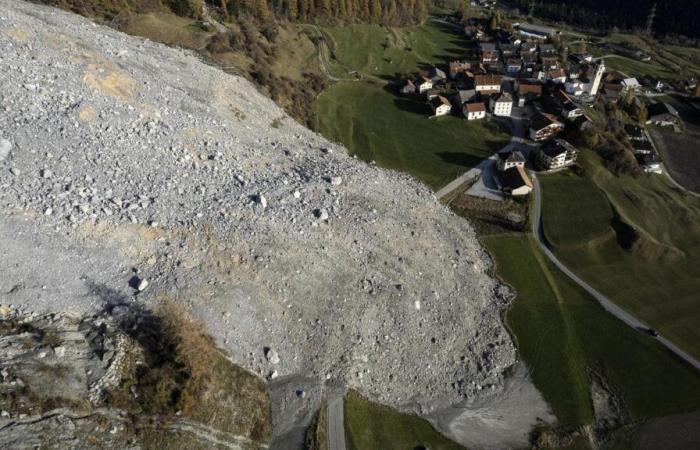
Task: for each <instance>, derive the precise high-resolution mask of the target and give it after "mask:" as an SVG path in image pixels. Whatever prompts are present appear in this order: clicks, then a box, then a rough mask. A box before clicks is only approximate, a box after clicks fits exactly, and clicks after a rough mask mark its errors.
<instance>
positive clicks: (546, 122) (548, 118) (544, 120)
mask: <svg viewBox="0 0 700 450" xmlns="http://www.w3.org/2000/svg"><path fill="white" fill-rule="evenodd" d="M554 123H557V124H560V125H561V122H559V121H558V120H557V119H556V118H555V117H554V116H552V115H551V114H547V113H538V114H536V115H535V117H534V118H533V119H532V122H530V128H531V129H533V130H541V129H543V128H546V127H548V126H550V125H552V124H554Z"/></svg>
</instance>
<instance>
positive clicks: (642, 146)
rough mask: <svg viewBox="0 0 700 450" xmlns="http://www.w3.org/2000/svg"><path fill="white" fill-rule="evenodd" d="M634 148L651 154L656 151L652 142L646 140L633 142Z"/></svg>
mask: <svg viewBox="0 0 700 450" xmlns="http://www.w3.org/2000/svg"><path fill="white" fill-rule="evenodd" d="M632 148H634V149H635V150H638V151H644V152H650V151H653V150H654V146H653V145H651V142H649V141H647V140H646V139H645V140H635V141H632Z"/></svg>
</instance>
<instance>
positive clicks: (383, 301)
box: [0, 0, 515, 431]
mask: <svg viewBox="0 0 700 450" xmlns="http://www.w3.org/2000/svg"><path fill="white" fill-rule="evenodd" d="M0 11H1V12H0V85H1V86H2V90H1V91H0V186H1V187H2V189H0V255H2V257H1V258H0V273H2V274H3V276H2V277H1V278H0V298H2V303H3V304H12V305H14V306H16V307H19V308H20V309H25V310H32V311H37V312H49V311H55V310H60V311H66V312H72V313H76V314H82V313H85V312H90V311H95V310H96V309H99V308H101V307H102V306H103V305H104V304H105V303H115V302H117V303H126V304H129V303H135V304H146V305H148V304H150V303H151V302H152V301H153V300H157V299H161V298H164V297H170V298H173V299H174V300H175V301H176V302H178V303H180V304H183V305H186V306H187V308H188V309H189V310H190V312H191V313H192V314H193V315H195V316H197V317H198V318H201V319H203V320H204V322H205V323H206V325H207V326H208V328H209V331H210V333H211V334H212V335H213V337H214V339H215V341H216V342H217V344H219V345H220V346H221V347H222V348H223V349H224V350H226V351H227V352H228V353H229V354H230V355H231V357H232V359H233V361H235V362H236V363H238V364H240V365H241V366H243V367H245V368H247V369H249V370H251V371H253V372H255V373H257V374H258V375H259V376H261V377H265V378H268V379H273V378H277V377H283V376H286V375H303V376H309V377H313V378H316V379H319V380H321V381H330V382H340V383H345V384H346V385H348V386H350V387H353V388H354V389H356V390H357V391H358V392H360V393H361V394H363V395H365V396H367V397H368V398H370V399H373V400H376V401H380V402H383V403H387V404H390V405H393V406H398V407H400V408H402V409H404V410H416V411H422V412H428V411H430V410H433V409H435V408H436V407H437V406H438V405H441V406H444V405H446V404H450V403H453V402H458V401H460V400H463V399H464V398H465V397H467V398H476V397H479V395H480V394H481V392H482V390H483V389H484V388H489V389H488V390H489V391H493V390H496V389H500V388H501V386H502V381H503V371H504V370H505V369H506V368H508V367H510V366H511V365H512V364H513V362H514V360H515V350H514V347H513V345H512V342H511V340H510V338H509V336H508V334H507V332H506V331H505V329H504V327H503V324H502V322H501V320H500V313H501V311H502V310H503V308H504V307H505V306H506V303H507V301H506V297H507V296H506V292H505V290H504V288H502V287H501V286H500V285H499V284H498V283H497V282H496V281H495V280H494V279H492V278H490V277H489V276H488V275H487V274H486V271H487V270H488V268H489V267H490V261H489V259H488V257H487V256H486V253H485V252H484V251H483V249H482V248H481V246H480V245H479V243H478V242H477V240H476V238H475V236H474V232H473V230H472V229H471V227H470V226H469V224H468V223H467V222H465V221H464V220H463V219H461V218H459V217H457V216H455V215H454V214H452V213H451V212H449V211H448V209H447V208H446V207H445V206H443V205H441V204H440V203H439V202H438V201H437V200H436V199H435V198H434V196H433V194H432V193H431V192H430V191H429V189H428V188H427V187H425V186H423V185H422V184H420V183H419V182H418V181H416V180H415V179H413V178H411V177H408V176H406V175H402V174H399V173H395V172H391V171H387V170H383V169H379V168H377V167H375V166H373V165H367V164H365V163H362V162H359V161H357V160H355V159H353V158H351V157H349V156H348V155H347V153H346V150H345V149H344V148H342V147H339V146H336V145H334V144H331V143H329V142H327V141H326V140H324V139H323V138H321V137H320V136H318V135H316V134H314V133H312V132H311V131H309V130H307V129H305V128H304V127H302V126H301V125H298V124H297V123H296V122H294V121H292V120H291V119H289V118H288V117H287V116H286V115H285V114H284V112H283V111H282V110H281V109H280V108H278V107H277V106H276V105H275V104H274V103H273V102H272V101H271V100H269V99H267V98H265V97H263V96H262V95H260V94H259V93H258V92H257V91H256V90H255V88H254V87H253V85H251V84H250V83H249V82H247V81H246V80H244V79H242V78H237V77H233V76H229V75H226V74H224V73H222V72H221V71H219V70H217V69H215V68H213V67H209V66H207V65H205V64H202V63H201V62H200V61H199V60H198V59H197V58H196V57H194V56H193V55H192V54H190V53H189V52H187V51H183V50H178V49H172V48H168V47H165V46H163V45H159V44H155V43H151V42H148V41H144V40H141V39H136V38H132V37H128V36H126V35H123V34H121V33H119V32H116V31H114V30H111V29H109V28H105V27H101V26H98V25H95V24H93V23H91V22H89V21H87V20H85V19H83V18H80V17H77V16H74V15H71V14H68V13H64V12H61V11H58V10H55V9H51V8H48V7H44V6H39V5H34V4H30V3H23V2H19V1H10V0H0ZM282 431H284V430H282Z"/></svg>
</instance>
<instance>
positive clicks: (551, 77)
mask: <svg viewBox="0 0 700 450" xmlns="http://www.w3.org/2000/svg"><path fill="white" fill-rule="evenodd" d="M544 79H545V80H547V81H551V82H552V83H556V84H564V83H566V71H565V70H564V69H556V70H548V71H546V72H545V74H544Z"/></svg>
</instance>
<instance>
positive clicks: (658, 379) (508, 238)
mask: <svg viewBox="0 0 700 450" xmlns="http://www.w3.org/2000/svg"><path fill="white" fill-rule="evenodd" d="M482 242H483V243H484V245H485V246H486V248H487V249H488V250H489V252H490V253H491V254H492V255H493V256H494V259H495V263H496V272H497V274H498V275H499V277H500V278H502V279H503V280H504V281H505V282H506V283H508V284H510V285H511V286H513V287H514V288H515V290H516V293H517V297H516V299H515V300H514V302H513V304H512V306H511V307H510V309H509V310H508V312H507V314H506V320H507V323H508V326H509V328H510V329H511V331H512V333H513V334H514V336H515V339H516V341H517V345H518V350H519V352H520V353H521V355H522V357H523V359H524V361H525V362H526V363H527V365H528V367H529V368H530V370H531V373H532V379H533V382H534V383H535V385H536V386H537V388H538V389H539V390H540V391H541V392H542V394H543V395H544V397H545V399H546V400H547V402H548V403H549V404H550V405H551V406H552V408H553V411H554V413H555V415H556V416H557V418H558V420H559V423H558V425H559V426H561V427H563V428H565V429H573V428H575V427H578V426H580V425H586V424H591V423H592V422H593V420H594V412H593V407H592V402H591V400H590V394H589V382H590V381H589V376H588V373H589V372H588V371H589V370H594V371H595V372H596V373H598V374H599V375H602V376H603V377H604V378H605V379H606V380H607V382H608V383H609V385H610V386H611V387H612V389H613V390H614V393H615V394H616V395H619V396H620V398H621V399H622V401H623V404H624V405H625V407H626V409H627V410H628V413H629V414H630V417H631V419H632V420H633V421H642V420H645V419H647V418H651V417H661V416H668V415H671V414H675V413H678V412H683V411H693V410H698V409H700V376H698V374H697V372H695V371H694V370H693V369H691V368H690V367H688V366H687V365H685V364H684V363H683V362H681V361H679V360H678V359H677V358H676V357H675V356H674V355H672V354H671V353H670V352H668V351H667V350H666V349H665V348H663V347H662V346H661V345H659V344H658V343H657V342H655V341H654V340H653V339H652V338H650V337H649V336H647V335H646V334H644V333H640V332H638V331H636V330H633V329H632V328H630V327H628V326H627V325H624V324H623V323H622V322H620V321H618V320H617V319H615V318H614V317H613V316H611V315H610V314H608V313H607V312H606V311H605V310H603V309H602V307H600V306H599V305H598V303H597V302H596V301H595V300H594V299H593V298H591V297H590V296H588V295H587V294H586V293H585V292H584V291H582V290H581V289H580V288H579V287H578V286H577V285H575V284H573V282H571V281H570V280H569V279H568V278H566V277H565V276H564V275H563V274H561V273H560V272H559V271H558V270H557V269H556V268H555V267H554V266H553V265H552V264H551V263H549V262H548V261H547V260H546V259H545V258H544V256H543V255H542V253H541V252H540V251H539V249H538V247H537V243H536V242H535V240H534V237H533V236H532V235H531V234H529V233H528V234H499V235H492V236H484V237H482Z"/></svg>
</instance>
